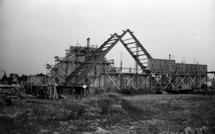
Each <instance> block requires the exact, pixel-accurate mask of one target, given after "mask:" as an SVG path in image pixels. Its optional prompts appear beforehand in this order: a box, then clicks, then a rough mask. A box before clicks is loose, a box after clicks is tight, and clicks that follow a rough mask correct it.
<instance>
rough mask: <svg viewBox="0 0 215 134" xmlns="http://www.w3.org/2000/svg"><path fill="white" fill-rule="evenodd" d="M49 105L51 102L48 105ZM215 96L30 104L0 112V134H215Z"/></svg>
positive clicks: (115, 97) (112, 96)
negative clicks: (193, 133) (192, 133)
mask: <svg viewBox="0 0 215 134" xmlns="http://www.w3.org/2000/svg"><path fill="white" fill-rule="evenodd" d="M49 102H50V101H49ZM214 113H215V95H201V94H199V95H195V94H176V95H173V94H161V95H155V94H147V95H136V96H123V95H118V94H106V95H100V96H93V97H88V98H84V99H82V100H79V101H73V100H67V101H66V102H62V100H59V101H54V103H53V104H50V103H49V104H46V105H44V104H32V103H27V102H26V101H24V100H23V101H21V102H19V103H17V104H16V105H15V106H13V107H12V108H7V109H4V111H2V112H1V114H0V120H1V122H0V133H19V134H20V133H21V134H22V133H41V134H45V133H47V134H48V133H50V134H60V133H67V134H73V133H74V134H79V133H80V134H96V132H98V131H97V130H98V128H99V129H100V128H101V129H102V130H104V133H112V134H134V133H135V134H142V133H148V134H156V133H157V134H164V133H166V134H173V133H178V132H179V131H181V130H184V128H187V127H189V128H192V129H199V130H201V131H202V130H203V129H207V133H211V134H213V133H215V114H214Z"/></svg>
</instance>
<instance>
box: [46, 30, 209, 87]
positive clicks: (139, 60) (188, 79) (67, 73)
mask: <svg viewBox="0 0 215 134" xmlns="http://www.w3.org/2000/svg"><path fill="white" fill-rule="evenodd" d="M118 42H121V44H122V45H123V46H124V48H125V49H126V50H127V51H128V53H129V54H130V55H131V57H132V58H133V59H134V60H135V62H136V65H135V68H124V67H122V66H121V67H115V66H114V60H107V59H106V58H105V55H106V54H107V53H108V52H109V51H110V50H111V49H112V48H113V47H114V46H115V45H116V44H117V43H118ZM55 59H56V64H55V65H54V66H53V67H50V66H47V69H48V67H49V71H50V80H49V82H56V83H58V84H60V85H64V86H72V87H76V86H82V85H87V87H90V88H91V89H104V90H121V89H134V90H138V89H149V90H151V91H156V90H157V89H158V88H160V89H162V90H165V89H168V88H172V89H176V90H178V89H180V88H190V87H191V88H194V89H196V90H201V86H202V85H203V84H204V83H205V81H206V79H207V65H200V64H183V63H175V60H171V59H154V58H152V57H151V55H150V54H149V53H148V52H147V50H146V49H145V48H144V47H143V45H142V44H141V43H140V42H139V41H138V40H137V38H136V37H135V36H134V34H133V32H131V31H130V30H129V29H127V30H126V31H123V33H122V34H121V35H118V34H117V33H115V34H112V35H111V36H110V38H108V39H107V40H106V41H105V42H104V43H103V44H102V45H101V46H100V47H99V48H95V47H90V42H89V38H88V40H87V46H86V47H84V46H71V47H70V49H69V50H66V56H65V57H64V58H59V57H55ZM121 64H122V63H121ZM185 85H189V87H185Z"/></svg>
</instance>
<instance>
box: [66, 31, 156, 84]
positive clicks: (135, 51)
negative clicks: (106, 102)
mask: <svg viewBox="0 0 215 134" xmlns="http://www.w3.org/2000/svg"><path fill="white" fill-rule="evenodd" d="M126 34H128V36H129V38H127V39H123V37H124V36H125V35H126ZM119 41H120V42H121V43H122V44H123V46H124V47H125V48H126V50H127V51H128V52H129V53H130V55H131V56H132V57H133V58H134V60H135V61H136V62H137V64H138V65H139V66H140V68H141V69H142V70H143V72H144V73H148V72H149V70H148V69H147V67H148V66H147V62H148V60H149V59H151V58H152V57H151V55H150V54H149V53H148V52H147V51H146V49H145V48H144V47H143V46H142V45H141V43H140V42H139V41H138V40H137V38H136V37H135V36H134V34H133V33H132V32H131V31H130V30H129V29H127V30H126V31H123V33H122V34H121V35H118V34H116V33H115V34H113V35H111V37H110V38H108V39H107V41H105V42H104V43H103V44H102V45H101V46H100V47H99V48H98V49H97V50H96V51H95V52H94V53H90V54H89V55H88V56H87V57H86V59H85V61H84V62H83V63H81V65H79V66H78V67H77V68H76V69H75V70H74V71H73V72H72V73H71V74H70V75H68V76H67V77H66V80H65V83H64V84H65V85H72V86H76V85H78V84H79V83H80V82H81V81H82V80H84V79H85V78H86V77H87V75H88V73H89V72H90V71H91V70H92V69H93V68H94V67H95V66H96V65H97V64H98V63H99V62H100V61H101V60H102V58H104V56H105V55H106V54H107V53H108V52H109V51H110V50H111V49H112V48H113V47H114V46H115V45H116V44H117V43H118V42H119Z"/></svg>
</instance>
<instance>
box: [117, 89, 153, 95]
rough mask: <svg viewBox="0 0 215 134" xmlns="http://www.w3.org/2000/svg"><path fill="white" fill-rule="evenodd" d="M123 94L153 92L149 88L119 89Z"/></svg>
mask: <svg viewBox="0 0 215 134" xmlns="http://www.w3.org/2000/svg"><path fill="white" fill-rule="evenodd" d="M118 92H119V93H121V94H124V95H139V94H152V93H153V92H152V91H151V90H150V89H133V88H131V89H127V88H126V89H121V90H119V91H118Z"/></svg>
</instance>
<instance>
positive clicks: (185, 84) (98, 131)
mask: <svg viewBox="0 0 215 134" xmlns="http://www.w3.org/2000/svg"><path fill="white" fill-rule="evenodd" d="M90 41H91V40H90V38H87V40H86V45H82V46H81V45H79V44H77V45H74V46H69V48H68V49H66V52H65V56H63V57H60V56H55V57H54V61H55V64H54V65H51V64H49V63H47V64H46V65H45V69H46V74H42V73H41V74H38V75H29V76H27V75H26V76H22V77H19V76H18V75H16V74H11V75H10V77H7V75H6V72H5V71H2V72H3V73H4V75H3V77H2V78H1V80H0V82H1V85H0V91H1V108H2V110H3V112H2V113H8V107H16V110H15V112H14V111H13V110H12V111H13V112H12V113H16V112H17V111H19V112H20V110H21V113H22V114H23V115H24V114H25V115H26V113H30V114H29V115H28V114H27V116H25V118H24V116H23V118H22V117H20V116H18V115H17V117H20V118H21V120H22V119H23V121H25V122H34V123H33V124H34V126H33V127H32V126H29V125H27V126H28V129H26V132H29V131H30V132H32V133H38V131H39V133H41V134H46V133H47V134H48V133H52V132H53V134H54V132H55V131H57V132H56V133H55V134H57V133H73V132H77V133H79V132H83V131H90V133H91V132H93V134H104V133H105V134H106V133H107V134H108V133H109V132H111V133H116V134H119V133H129V134H130V133H132V134H133V133H138V134H139V133H140V134H141V133H145V132H148V133H155V131H156V133H158V132H161V131H163V130H164V127H165V123H164V122H162V123H161V124H160V125H161V126H162V127H161V128H156V129H154V128H152V129H148V128H150V127H152V126H154V125H156V126H157V125H158V124H159V123H160V122H159V121H158V120H163V119H161V118H160V117H163V116H166V115H165V112H164V113H163V112H157V114H156V115H158V117H159V119H158V120H157V121H155V124H153V123H151V120H149V119H148V121H149V122H148V125H147V129H142V128H140V126H145V124H147V123H146V122H147V120H146V117H145V115H146V114H147V112H146V111H149V113H148V116H149V117H150V118H151V117H154V115H155V113H154V110H156V108H157V109H160V111H165V109H168V110H169V111H171V110H172V111H177V113H180V114H182V116H180V118H182V117H183V118H184V116H185V118H186V119H184V120H186V121H187V122H189V121H188V119H189V118H193V117H191V115H193V113H190V114H188V113H184V110H187V109H190V110H191V107H192V105H191V104H192V103H190V102H187V101H186V100H188V99H191V100H192V101H193V102H195V103H196V102H197V101H196V99H195V97H197V98H198V99H197V100H204V105H205V104H206V103H207V104H208V105H209V107H210V108H213V104H214V103H213V101H214V100H213V99H212V100H210V99H211V97H210V96H206V97H204V96H196V95H199V94H201V95H207V94H213V93H214V87H215V81H214V76H215V72H213V71H210V72H209V71H208V67H207V65H203V64H201V63H198V62H197V64H187V63H183V62H180V63H179V62H177V61H175V60H174V59H173V58H172V57H171V55H170V54H167V55H168V56H169V58H167V59H158V58H156V57H153V56H152V55H150V52H148V51H147V48H145V47H144V45H143V44H141V43H140V42H139V40H138V39H137V37H136V36H135V35H134V32H133V31H131V30H130V29H127V30H125V31H122V33H121V34H117V33H114V34H111V35H110V37H109V38H107V40H106V41H104V43H103V44H102V45H100V46H99V47H98V46H96V45H91V42H90ZM118 45H121V47H123V48H124V49H125V51H127V54H128V55H129V56H130V57H131V59H132V60H133V61H134V62H132V63H130V62H129V60H130V59H127V58H126V59H125V62H127V63H128V64H129V66H126V63H124V62H123V60H121V59H122V57H120V60H118V59H115V58H116V57H118V56H117V55H113V57H111V56H107V55H108V54H109V53H110V52H111V50H113V49H114V48H116V46H118ZM116 51H117V52H118V51H120V50H116ZM118 54H119V53H118ZM121 55H122V54H120V56H121ZM118 58H119V57H118ZM209 73H211V74H213V81H211V80H208V79H209V78H208V74H209ZM208 81H209V82H211V84H210V85H208ZM140 94H141V95H143V96H135V97H132V96H130V95H140ZM144 94H145V95H146V94H147V96H144ZM156 94H165V95H164V96H159V95H156ZM168 94H171V95H170V96H168ZM172 94H174V95H175V96H172ZM176 94H177V95H176ZM179 94H186V95H182V96H181V95H179ZM124 95H125V96H124ZM127 95H128V96H127ZM192 95H193V96H192ZM93 97H94V99H93ZM95 98H97V99H95ZM20 99H21V100H20ZM133 99H134V100H133ZM77 100H78V101H77ZM173 100H174V102H172V101H173ZM178 100H180V101H178ZM209 100H210V101H209ZM145 101H147V102H148V103H146V102H145ZM162 101H164V103H162V104H161V102H162ZM170 101H171V102H172V103H171V104H169V102H170ZM181 101H183V104H182V102H181ZM27 103H28V104H27ZM29 103H30V104H29ZM167 103H168V105H167ZM212 103H213V104H212ZM143 104H144V107H143ZM177 105H178V107H176V106H177ZM185 105H186V106H189V107H188V108H184V106H185ZM198 106H199V107H198V108H197V107H196V109H198V110H200V109H202V105H198ZM29 107H30V108H29ZM17 108H18V110H17ZM29 109H31V110H30V111H26V110H29ZM176 109H177V110H176ZM203 109H204V108H203ZM9 110H11V109H9ZM191 111H192V110H191ZM200 111H201V110H200ZM43 112H44V114H41V113H43ZM193 112H194V111H193ZM202 112H204V111H202ZM183 114H185V115H183ZM161 115H162V116H161ZM176 116H178V114H176V113H175V114H172V115H171V118H170V117H166V118H165V120H166V121H167V122H171V123H170V124H171V125H172V126H173V124H175V123H176V124H177V123H178V122H177V121H172V120H173V119H172V118H174V119H175V117H176ZM195 116H197V115H195ZM1 117H2V118H3V117H4V116H0V118H1ZM15 117H16V116H15ZM32 117H34V119H32ZM112 117H113V119H112ZM119 117H120V118H119ZM82 118H83V119H84V121H83V122H80V120H81V119H82ZM91 118H92V119H91ZM123 118H124V119H125V120H126V121H124V120H122V119H123ZM205 118H206V116H205V117H204V119H205ZM213 118H214V116H213ZM115 119H117V120H118V121H115ZM140 119H142V120H143V121H145V122H142V124H141V123H140V124H138V125H134V124H135V123H137V122H138V121H139V120H140ZM53 120H55V121H53ZM65 120H66V121H65ZM68 120H70V121H69V123H68V122H67V121H68ZM95 120H99V122H96V123H97V124H92V122H94V121H95ZM202 120H203V119H202ZM202 120H201V121H202ZM205 120H206V119H205ZM36 121H40V122H43V123H44V122H46V121H50V122H48V123H47V125H43V127H42V128H43V129H44V128H48V129H49V130H47V131H46V130H43V129H41V128H38V127H37V126H36V125H37V124H36V123H35V122H36ZM59 121H60V122H59ZM86 121H92V122H91V124H88V125H86ZM100 121H101V122H100ZM201 121H197V122H198V123H200V122H201ZM71 122H72V123H71ZM123 122H124V123H125V124H124V125H125V127H123V126H122V124H123ZM126 122H127V124H126ZM129 122H133V123H134V124H133V125H132V126H131V124H128V123H129ZM209 122H210V123H209V126H211V125H214V124H213V123H215V122H214V121H212V120H211V119H210V120H209ZM8 123H9V121H7V120H6V119H4V122H3V123H2V124H0V125H1V126H7V125H5V124H8ZM53 123H54V124H56V123H57V124H58V125H57V126H56V128H55V127H53ZM94 123H95V122H94ZM117 123H119V124H121V125H118V124H117ZM9 124H10V123H9ZM65 124H66V125H65ZM71 125H72V127H71ZM201 125H202V124H201ZM201 125H199V124H195V123H194V125H193V127H194V129H193V130H192V129H191V128H186V129H184V130H183V131H187V132H189V131H191V130H192V131H193V132H194V131H195V132H197V131H201V132H206V131H208V128H209V127H205V126H203V127H202V126H201ZM116 126H118V127H120V129H122V130H120V132H118V130H119V128H118V127H117V128H115V127H116ZM158 126H159V125H158ZM172 126H171V127H172ZM182 126H183V125H179V126H176V129H173V130H172V131H174V132H178V131H179V129H182ZM67 127H68V128H67ZM101 127H102V128H101ZM199 127H201V128H199ZM16 128H18V127H15V129H14V130H13V129H12V128H10V130H9V129H7V127H6V128H5V129H4V130H3V129H2V131H3V132H6V131H9V132H11V133H13V132H17V131H20V132H24V131H21V130H18V129H16ZM21 128H22V129H24V128H23V127H21ZM65 128H67V129H65ZM6 129H7V130H6ZM107 130H108V131H107ZM168 131H169V130H168ZM210 131H211V132H213V131H214V129H210ZM170 132H171V131H170Z"/></svg>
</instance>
